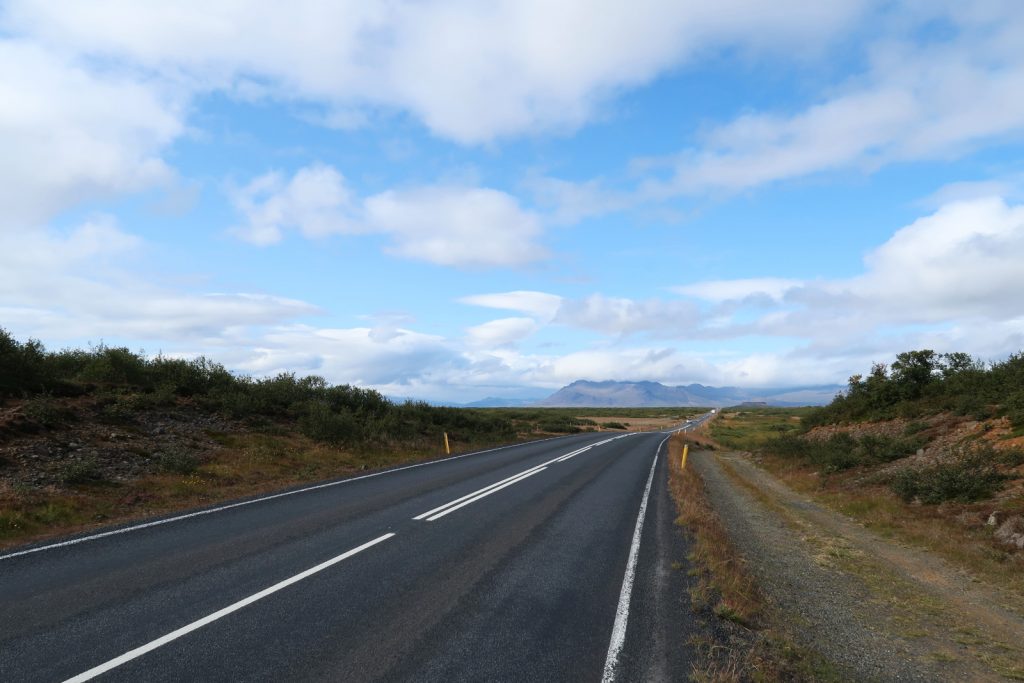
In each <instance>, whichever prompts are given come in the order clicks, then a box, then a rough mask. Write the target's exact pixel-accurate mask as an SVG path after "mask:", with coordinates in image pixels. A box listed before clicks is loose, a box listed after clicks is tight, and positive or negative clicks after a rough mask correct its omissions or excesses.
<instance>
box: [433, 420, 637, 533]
mask: <svg viewBox="0 0 1024 683" xmlns="http://www.w3.org/2000/svg"><path fill="white" fill-rule="evenodd" d="M624 436H632V434H622V435H621V436H615V437H612V438H610V439H605V440H604V441H599V442H597V443H593V444H590V445H589V446H584V447H583V448H578V449H576V450H575V451H572V452H571V453H566V454H564V455H560V456H558V457H557V458H552V459H551V460H548V461H547V462H542V463H541V464H539V465H535V466H533V467H531V468H530V469H528V470H523V471H522V472H519V473H518V474H513V475H512V476H511V477H506V478H505V479H501V480H500V481H496V482H494V483H493V484H489V485H488V486H485V487H483V488H482V489H477V490H476V491H473V492H472V493H467V494H466V495H464V496H462V497H461V498H456V499H455V500H450V501H448V502H447V503H445V504H444V505H439V506H438V507H436V508H434V509H433V510H427V511H426V512H423V513H420V514H418V515H416V516H415V517H413V519H415V520H422V519H427V518H428V517H429V518H430V519H427V521H428V522H432V521H434V520H435V519H439V518H440V517H443V516H444V515H446V514H448V512H452V511H453V510H456V509H458V508H460V507H464V505H469V503H472V502H473V501H472V500H470V501H468V502H467V503H464V504H463V505H458V506H457V507H452V509H451V510H448V512H445V513H444V515H438V514H436V513H438V512H440V511H441V510H444V509H445V508H448V507H451V506H453V505H456V504H458V503H462V501H464V500H467V499H468V498H473V499H474V500H479V499H480V498H483V497H484V496H482V495H479V494H481V493H484V492H485V491H489V492H490V493H493V491H491V489H494V491H497V490H498V489H499V488H505V486H507V485H509V484H514V483H516V481H519V480H521V479H525V478H526V476H524V475H530V474H535V473H537V472H539V471H540V470H542V469H546V468H547V466H548V465H550V464H552V463H555V462H563V461H565V460H568V459H569V458H572V457H575V456H577V455H579V454H580V453H584V452H586V451H589V450H590V449H591V448H593V447H594V446H601V445H603V444H606V443H608V442H609V441H615V440H616V439H621V438H623V437H624ZM513 479H514V480H515V481H512V480H513ZM506 482H508V483H506ZM487 495H490V494H489V493H488V494H487Z"/></svg>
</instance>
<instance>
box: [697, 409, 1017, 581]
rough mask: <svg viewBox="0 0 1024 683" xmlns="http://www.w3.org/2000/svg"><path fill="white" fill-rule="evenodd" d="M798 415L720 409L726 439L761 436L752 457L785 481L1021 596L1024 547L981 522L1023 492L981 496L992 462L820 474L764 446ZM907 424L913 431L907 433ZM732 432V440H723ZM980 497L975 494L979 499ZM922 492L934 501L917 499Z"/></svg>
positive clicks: (1009, 508) (1013, 510)
mask: <svg viewBox="0 0 1024 683" xmlns="http://www.w3.org/2000/svg"><path fill="white" fill-rule="evenodd" d="M799 416H800V414H799V412H797V413H796V414H794V413H792V412H790V411H788V410H786V409H781V410H778V409H755V410H746V409H744V410H742V411H734V410H729V411H725V414H724V415H723V416H722V417H723V418H727V420H726V423H727V424H726V426H727V429H726V430H725V432H724V433H725V435H726V440H727V443H729V444H732V445H731V447H732V448H738V446H737V445H736V444H737V441H736V440H735V436H736V435H740V436H739V437H738V438H739V439H740V442H742V443H745V444H754V443H757V444H759V445H758V446H757V447H756V449H755V450H757V451H758V463H759V464H760V465H761V466H763V467H765V468H766V469H767V470H769V471H770V472H772V473H773V474H774V475H775V476H777V477H779V478H780V479H781V480H782V481H783V482H784V483H786V484H787V485H788V486H789V487H790V488H792V489H794V490H796V491H799V492H801V493H803V494H805V495H808V496H810V497H812V498H813V499H815V500H817V501H818V502H820V503H823V504H825V505H826V506H828V507H830V508H832V509H834V510H837V511H839V512H841V513H843V514H845V515H847V516H849V517H852V518H854V519H856V520H858V521H859V522H861V523H863V524H864V525H865V526H866V527H868V528H869V529H871V530H872V531H874V532H876V533H878V534H879V535H881V536H883V537H886V538H892V539H895V540H898V541H900V542H902V543H906V544H909V545H911V546H915V547H918V548H922V549H925V550H928V551H931V552H934V553H936V554H938V555H939V556H941V557H943V558H944V559H946V560H947V561H949V562H951V563H952V564H953V565H954V566H957V567H961V568H963V569H965V570H967V571H969V572H970V573H971V574H972V575H974V576H976V577H978V578H979V579H981V580H984V581H986V582H988V583H991V584H995V585H999V586H1002V587H1004V588H1007V589H1010V590H1011V591H1013V592H1014V593H1017V594H1018V595H1020V596H1022V600H1024V554H1021V553H1018V552H1013V551H1011V550H1010V549H1008V548H1007V547H1006V546H1003V545H1001V544H999V543H997V542H996V541H995V540H994V539H993V531H994V529H993V527H988V526H985V525H984V519H985V518H986V517H987V516H988V514H989V513H990V512H992V511H993V510H999V511H1000V512H1001V513H1003V516H1004V517H1009V516H1011V515H1014V514H1024V500H1022V499H1021V497H1020V496H1009V497H1006V496H1004V497H1003V498H1001V499H1000V500H999V501H998V502H993V501H991V500H989V499H987V498H984V495H988V494H989V493H990V492H991V491H992V490H995V487H996V486H998V484H1000V483H1001V482H1000V481H997V480H996V479H997V477H988V476H987V474H986V473H988V474H991V470H990V468H988V467H982V468H975V467H967V468H966V471H965V469H964V467H963V466H962V464H960V463H958V461H955V460H954V461H952V462H951V463H950V464H948V465H945V466H941V467H940V466H937V467H935V468H925V469H924V470H923V473H924V474H925V475H927V476H924V477H919V476H918V475H919V474H921V473H922V471H918V470H916V469H915V470H912V471H909V472H908V473H907V474H905V475H897V476H895V477H893V478H891V479H890V478H881V479H880V478H878V477H872V476H869V474H870V472H871V471H872V470H871V466H870V465H868V464H865V463H858V467H856V468H854V469H849V470H836V471H833V472H832V473H830V474H825V473H824V469H823V467H822V465H821V463H813V462H811V461H809V460H806V459H803V458H798V457H791V456H790V457H787V456H784V455H781V454H779V453H776V452H773V451H772V450H771V448H770V446H769V444H771V443H772V442H773V440H774V439H775V438H776V435H778V434H781V433H784V434H787V436H789V435H792V434H794V433H795V430H793V429H792V428H791V425H792V424H794V423H796V420H794V419H793V418H794V417H799ZM719 419H722V418H719ZM716 422H718V420H715V421H713V422H712V424H711V430H712V431H711V433H712V434H713V435H714V434H716V430H719V429H720V426H719V425H716V424H715V423H716ZM907 431H909V432H911V434H910V435H909V436H906V432H907ZM922 431H923V429H922V428H921V427H920V425H919V424H917V423H914V422H911V423H909V425H908V428H907V429H906V430H905V432H904V434H905V438H916V437H917V436H918V435H919V433H920V432H922ZM717 433H722V432H717ZM730 436H733V437H734V440H732V441H729V437H730ZM783 440H784V441H785V440H788V439H783ZM722 445H723V446H724V445H726V444H725V443H723V444H722ZM986 457H988V458H989V459H994V458H1000V459H1001V461H1002V462H1003V464H1004V465H1010V466H1012V465H1013V463H1016V462H1017V458H1016V454H1015V453H1013V452H1009V453H1006V452H1004V453H1002V454H988V455H987V456H986ZM878 464H879V463H875V465H878ZM860 465H863V466H860ZM932 470H935V471H932ZM980 475H985V476H980ZM979 476H980V478H979ZM891 481H901V482H903V483H902V484H897V485H896V486H895V488H896V489H897V491H898V492H899V493H904V494H911V495H909V498H908V500H907V501H904V500H901V498H900V496H899V495H898V493H897V492H896V491H893V490H892V488H891V487H890V482H891ZM975 484H977V485H978V486H982V485H984V486H989V485H991V489H989V490H981V489H979V488H978V486H975ZM901 486H903V487H905V488H901ZM979 497H981V500H977V499H978V498H979ZM922 498H924V499H927V500H929V501H930V500H934V501H935V502H936V503H938V504H920V501H921V499H922ZM957 498H962V499H963V500H957ZM915 499H916V501H915ZM971 499H975V500H973V502H972V501H971ZM964 519H973V520H976V521H975V522H973V523H970V524H965V523H964V522H963V521H961V520H964Z"/></svg>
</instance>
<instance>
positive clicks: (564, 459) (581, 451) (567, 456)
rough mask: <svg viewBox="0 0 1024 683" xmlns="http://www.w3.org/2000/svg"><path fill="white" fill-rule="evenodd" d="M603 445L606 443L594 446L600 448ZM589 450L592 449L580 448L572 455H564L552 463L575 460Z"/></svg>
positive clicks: (588, 447) (589, 447)
mask: <svg viewBox="0 0 1024 683" xmlns="http://www.w3.org/2000/svg"><path fill="white" fill-rule="evenodd" d="M603 443H607V442H605V441H602V442H601V443H595V444H594V446H600V445H601V444H603ZM591 448H593V446H587V447H586V448H580V449H579V450H575V451H573V452H572V453H566V454H565V455H563V456H560V457H557V458H555V459H554V460H553V461H552V462H564V461H566V460H568V459H569V458H575V457H576V456H577V455H579V454H580V453H586V452H587V451H589V450H590V449H591Z"/></svg>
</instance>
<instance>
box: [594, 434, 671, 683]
mask: <svg viewBox="0 0 1024 683" xmlns="http://www.w3.org/2000/svg"><path fill="white" fill-rule="evenodd" d="M666 441H668V437H667V436H666V437H665V438H664V439H662V440H661V443H659V444H658V449H657V450H656V451H654V462H652V463H651V473H650V474H649V475H648V476H647V486H646V488H644V497H643V499H642V500H641V501H640V512H639V514H637V516H636V529H635V530H634V531H633V544H632V545H631V546H630V548H629V560H627V561H626V574H625V575H624V576H623V577H622V591H621V592H620V593H619V605H618V607H617V608H616V610H615V623H614V624H612V639H611V642H610V643H609V644H608V656H607V657H605V660H604V675H603V676H602V677H601V683H611V681H614V680H615V669H616V667H617V666H618V664H619V653H620V652H621V651H622V646H623V644H624V643H625V642H626V625H627V622H628V621H629V602H630V599H631V598H632V595H633V579H634V578H635V574H636V560H637V556H638V555H639V553H640V537H641V536H642V535H643V530H644V517H645V516H646V514H647V499H648V498H649V497H650V494H651V483H652V482H653V481H654V468H655V467H657V466H658V454H659V453H661V447H662V446H664V445H665V442H666Z"/></svg>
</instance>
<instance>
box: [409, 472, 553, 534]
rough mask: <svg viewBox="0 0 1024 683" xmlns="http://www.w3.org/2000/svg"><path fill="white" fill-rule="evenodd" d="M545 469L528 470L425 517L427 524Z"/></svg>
mask: <svg viewBox="0 0 1024 683" xmlns="http://www.w3.org/2000/svg"><path fill="white" fill-rule="evenodd" d="M546 469H547V468H546V467H541V468H540V469H536V470H528V471H527V472H525V473H523V474H522V475H521V476H519V477H516V478H515V479H513V480H512V481H507V482H505V483H504V484H502V485H501V486H495V487H494V488H492V489H490V490H489V491H485V492H483V493H481V494H480V495H478V496H476V497H475V498H470V499H469V500H464V501H462V502H461V503H459V504H458V505H453V506H451V507H450V508H448V509H447V510H445V511H444V512H439V513H437V514H436V515H433V516H431V517H427V521H428V522H433V521H435V520H438V519H441V518H442V517H444V516H445V515H447V514H450V513H452V512H455V511H456V510H458V509H459V508H464V507H466V506H467V505H469V504H470V503H475V502H476V501H478V500H480V499H481V498H486V497H487V496H489V495H491V494H492V493H497V492H498V491H500V490H502V489H503V488H505V487H506V486H511V485H512V484H518V483H519V482H521V481H522V480H523V479H526V478H527V477H532V476H533V475H535V474H538V473H540V472H543V471H544V470H546Z"/></svg>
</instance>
